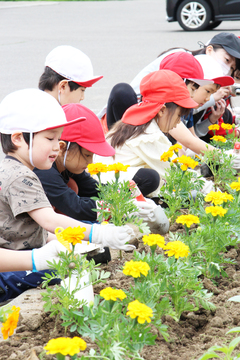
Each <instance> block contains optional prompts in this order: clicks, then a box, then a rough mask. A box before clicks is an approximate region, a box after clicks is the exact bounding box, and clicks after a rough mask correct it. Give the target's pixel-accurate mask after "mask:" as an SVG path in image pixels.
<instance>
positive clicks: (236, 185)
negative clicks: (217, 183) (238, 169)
mask: <svg viewBox="0 0 240 360" xmlns="http://www.w3.org/2000/svg"><path fill="white" fill-rule="evenodd" d="M230 187H231V189H233V190H236V191H240V177H239V178H238V181H234V182H232V183H231V184H230Z"/></svg>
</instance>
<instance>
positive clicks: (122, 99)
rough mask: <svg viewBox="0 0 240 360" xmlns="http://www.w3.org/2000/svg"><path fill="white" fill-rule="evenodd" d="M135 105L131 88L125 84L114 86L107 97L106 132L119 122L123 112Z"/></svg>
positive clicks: (135, 100) (135, 96)
mask: <svg viewBox="0 0 240 360" xmlns="http://www.w3.org/2000/svg"><path fill="white" fill-rule="evenodd" d="M134 104H137V95H136V93H135V91H134V90H133V88H132V87H131V86H130V85H129V84H126V83H119V84H117V85H115V86H114V87H113V88H112V90H111V92H110V95H109V99H108V103H107V126H108V130H110V129H111V127H112V126H113V125H114V124H115V122H117V121H118V120H121V118H122V116H123V114H124V112H125V111H126V110H127V109H128V108H129V107H130V106H132V105H134Z"/></svg>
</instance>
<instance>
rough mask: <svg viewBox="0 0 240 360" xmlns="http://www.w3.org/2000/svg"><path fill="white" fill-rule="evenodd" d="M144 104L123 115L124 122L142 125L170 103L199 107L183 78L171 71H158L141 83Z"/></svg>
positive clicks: (190, 107) (185, 106)
mask: <svg viewBox="0 0 240 360" xmlns="http://www.w3.org/2000/svg"><path fill="white" fill-rule="evenodd" d="M140 92H141V94H142V96H143V98H142V102H141V103H138V104H136V105H132V106H131V107H130V108H128V109H127V110H126V111H125V113H124V114H123V118H122V122H124V123H126V124H130V125H142V124H146V123H147V122H148V121H150V120H152V119H153V118H154V117H155V116H156V114H157V113H158V112H159V111H160V109H161V108H162V106H163V105H164V104H165V103H168V102H174V103H175V104H177V105H179V106H181V107H183V108H187V109H192V108H195V107H197V106H199V104H198V103H196V101H194V100H193V99H191V97H190V94H189V91H188V88H187V86H186V85H185V83H184V81H183V80H182V78H181V77H180V76H179V75H177V74H176V73H175V72H173V71H170V70H158V71H154V72H152V73H150V74H148V75H147V76H145V77H144V78H143V79H142V81H141V83H140Z"/></svg>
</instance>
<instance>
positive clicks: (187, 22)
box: [166, 0, 240, 31]
mask: <svg viewBox="0 0 240 360" xmlns="http://www.w3.org/2000/svg"><path fill="white" fill-rule="evenodd" d="M166 3H167V4H166V5H167V21H169V22H171V21H178V23H179V25H180V26H181V27H182V28H183V29H184V30H187V31H200V30H206V29H207V30H209V29H214V28H215V27H217V26H218V25H220V24H221V22H222V21H223V20H240V0H197V1H191V0H166Z"/></svg>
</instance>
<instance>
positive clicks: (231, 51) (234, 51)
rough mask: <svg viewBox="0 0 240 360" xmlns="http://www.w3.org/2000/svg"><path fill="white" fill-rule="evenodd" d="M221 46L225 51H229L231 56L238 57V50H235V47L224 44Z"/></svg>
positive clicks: (239, 57)
mask: <svg viewBox="0 0 240 360" xmlns="http://www.w3.org/2000/svg"><path fill="white" fill-rule="evenodd" d="M222 47H223V48H224V50H226V52H227V53H229V54H230V55H231V56H233V57H235V58H237V59H240V52H239V51H237V50H235V49H232V48H230V47H228V46H226V45H222Z"/></svg>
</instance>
